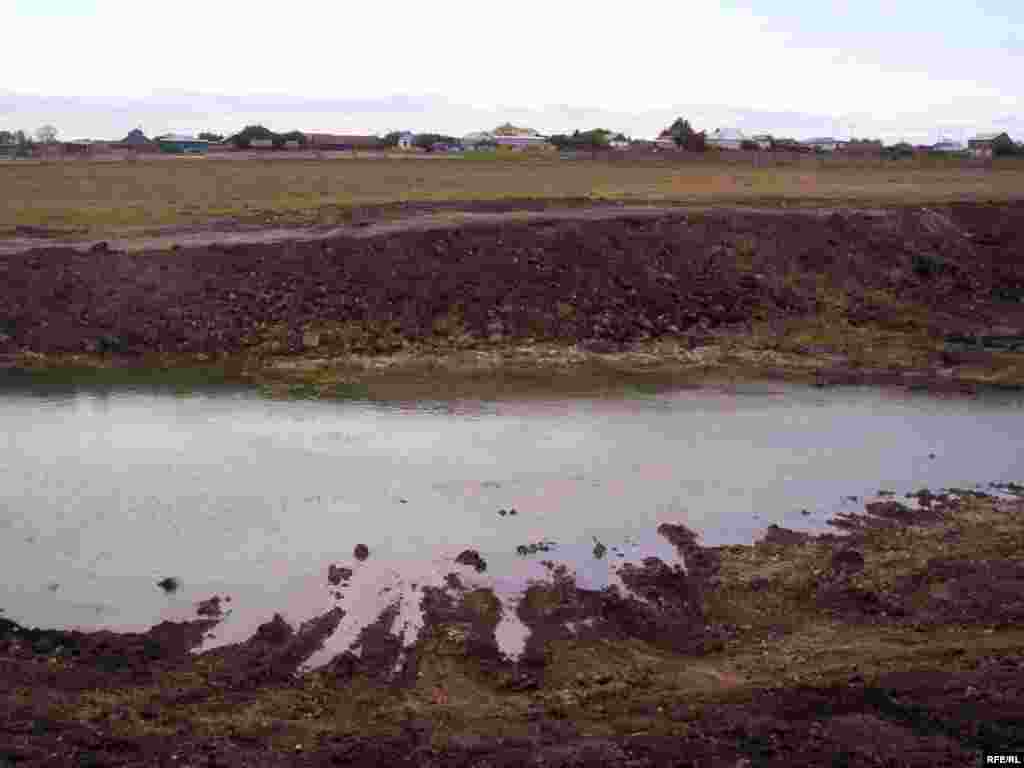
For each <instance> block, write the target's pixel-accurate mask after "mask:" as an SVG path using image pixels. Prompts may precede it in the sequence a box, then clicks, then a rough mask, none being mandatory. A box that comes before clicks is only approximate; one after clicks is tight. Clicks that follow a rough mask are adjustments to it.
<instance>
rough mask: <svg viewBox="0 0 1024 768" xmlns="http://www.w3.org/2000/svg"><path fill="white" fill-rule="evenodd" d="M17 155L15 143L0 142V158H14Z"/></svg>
mask: <svg viewBox="0 0 1024 768" xmlns="http://www.w3.org/2000/svg"><path fill="white" fill-rule="evenodd" d="M17 156H18V145H17V144H15V143H13V142H12V143H10V144H0V158H5V159H6V158H14V157H17Z"/></svg>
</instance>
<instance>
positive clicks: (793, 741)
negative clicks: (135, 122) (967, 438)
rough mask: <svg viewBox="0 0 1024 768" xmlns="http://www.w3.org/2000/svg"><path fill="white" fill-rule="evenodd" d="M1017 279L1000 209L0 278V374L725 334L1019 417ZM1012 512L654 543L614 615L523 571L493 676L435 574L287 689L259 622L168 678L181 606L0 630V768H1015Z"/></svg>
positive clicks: (1017, 249) (514, 230)
mask: <svg viewBox="0 0 1024 768" xmlns="http://www.w3.org/2000/svg"><path fill="white" fill-rule="evenodd" d="M1022 254H1024V204H1020V203H1014V204H992V205H984V204H958V205H951V206H944V207H934V208H931V209H922V208H913V209H892V210H884V211H857V210H842V211H824V212H823V211H802V212H791V211H786V210H774V211H751V210H746V211H738V210H705V211H687V210H676V211H646V212H640V211H629V210H622V211H612V212H602V214H601V215H579V213H578V212H577V214H574V215H573V216H562V215H558V214H554V213H545V214H543V215H542V216H541V218H536V217H535V218H529V219H522V218H521V217H519V218H517V216H515V215H512V214H509V215H508V216H507V217H503V216H501V215H498V217H497V218H493V219H488V220H486V221H471V222H465V221H462V222H459V221H455V222H452V221H448V222H445V221H431V222H426V223H424V222H420V223H419V224H416V223H415V222H400V223H398V224H390V225H382V227H381V228H379V229H378V228H376V227H373V226H371V227H366V228H363V229H362V230H361V231H360V232H359V233H358V234H355V233H328V234H327V235H325V236H324V237H321V238H319V239H313V238H310V239H306V240H304V241H299V242H289V243H262V244H253V243H227V244H219V245H197V246H195V247H179V248H175V249H169V250H142V251H138V252H132V253H128V252H122V251H119V250H117V249H116V248H111V247H109V246H103V245H101V244H97V245H94V246H93V247H91V248H89V249H87V250H84V251H83V250H80V249H76V248H73V247H69V246H63V247H47V248H33V249H30V250H27V251H21V252H17V253H7V254H6V255H0V285H3V286H4V299H5V301H4V302H3V303H2V304H0V353H5V354H6V355H8V357H9V359H10V360H12V361H13V362H14V363H16V364H19V365H20V364H22V363H23V361H25V360H51V359H52V360H54V361H62V360H66V359H67V358H68V356H70V355H75V356H77V357H76V358H74V359H91V360H103V361H108V362H109V361H115V362H118V363H128V364H131V363H132V361H139V362H145V361H147V360H149V359H151V356H152V355H153V354H154V353H160V354H163V355H165V356H168V359H170V357H171V356H175V355H177V356H178V357H177V358H174V359H179V360H186V359H191V358H189V356H193V357H194V356H197V355H205V356H209V355H222V354H224V355H228V356H237V357H244V358H245V359H247V360H249V359H255V360H257V361H265V360H270V361H276V362H277V363H280V362H282V361H287V360H288V358H290V357H297V358H300V359H299V360H297V361H296V363H303V362H308V360H307V358H310V357H311V356H315V357H317V358H325V359H341V358H345V357H348V356H353V355H362V356H378V357H379V356H387V355H395V354H396V353H398V352H399V351H402V352H408V350H410V349H427V350H432V351H435V352H438V353H439V354H445V353H447V352H448V351H451V350H455V351H464V350H471V351H472V350H484V351H486V350H488V349H495V348H503V347H508V346H510V345H517V344H534V343H536V344H540V343H547V344H551V345H555V346H559V345H561V347H563V348H565V347H568V346H574V347H575V348H586V349H592V350H597V351H598V352H601V353H607V354H609V355H614V354H616V353H618V352H621V351H622V350H624V349H627V348H628V347H629V345H631V344H637V343H652V342H659V341H661V340H666V339H669V340H675V341H678V342H679V343H681V344H682V345H683V347H690V348H693V347H696V348H697V349H698V350H699V349H702V348H704V347H703V346H702V345H706V344H708V343H709V339H718V340H721V339H724V338H726V335H725V334H727V333H731V334H733V338H735V337H737V336H744V335H745V336H746V337H750V338H753V337H758V338H760V336H759V334H760V335H761V336H766V337H767V341H763V340H762V341H763V343H762V345H761V346H760V347H758V350H759V354H760V351H764V350H768V351H769V352H773V353H775V352H777V353H779V354H783V353H786V354H791V355H797V356H800V355H805V356H807V357H809V358H813V357H815V356H817V357H821V356H822V355H827V354H831V353H833V352H835V350H836V347H837V346H839V347H841V348H842V352H843V355H844V357H843V360H844V362H842V363H841V364H840V365H838V366H837V370H836V371H833V372H832V374H829V375H830V376H833V378H831V379H830V378H829V377H828V376H824V374H822V377H823V378H822V380H823V381H825V382H827V381H830V380H848V379H851V378H852V379H853V380H858V379H857V377H860V376H862V374H863V371H864V366H863V365H860V364H855V361H853V360H852V359H851V356H852V355H853V354H854V353H855V352H856V353H860V354H862V355H863V356H864V357H863V360H864V361H868V362H877V358H875V357H872V356H871V355H873V354H877V353H878V349H879V348H882V349H883V351H885V350H886V349H888V350H893V349H896V350H897V351H898V352H899V353H900V355H907V356H908V357H907V358H906V359H905V360H903V359H902V358H901V359H900V360H894V361H891V362H892V365H893V366H896V367H897V368H898V364H903V365H904V366H905V367H907V366H909V367H913V368H915V369H916V370H918V371H919V372H921V373H922V380H923V379H928V378H929V377H930V378H931V379H934V380H939V379H941V378H943V377H945V380H946V381H949V380H950V371H952V372H953V373H954V376H953V378H955V372H956V371H958V370H961V369H964V370H966V369H974V370H978V369H980V368H984V367H985V366H987V365H991V364H993V362H992V361H993V360H995V359H996V358H997V357H998V356H1002V357H999V359H1000V360H1002V361H1004V362H1003V363H1001V364H1002V365H1004V368H1005V370H1008V371H1009V373H1008V374H1006V377H1004V378H1003V379H1002V381H1003V382H1004V383H1005V382H1009V383H1018V384H1019V383H1022V382H1024V367H1022V366H1020V364H1019V358H1020V355H1019V353H1018V352H1017V351H1015V349H1014V345H1015V344H1016V343H1017V341H1016V340H1018V339H1019V338H1020V337H1021V335H1022V331H1021V328H1022V327H1024V255H1022ZM836 328H840V329H842V334H840V335H839V337H836V336H834V335H832V334H833V332H834V331H835V329H836ZM765 329H767V331H765ZM794 329H795V330H794ZM808 329H816V330H815V331H814V333H817V334H819V335H820V336H821V337H822V339H823V340H822V341H821V344H822V345H823V348H824V351H822V349H816V348H813V346H814V345H817V344H818V340H817V339H818V337H817V336H815V335H814V333H812V332H811V331H810V330H808ZM837 338H838V340H837ZM808 339H810V341H808ZM853 340H856V341H858V343H859V344H860V345H861V346H859V347H854V345H853ZM993 340H995V341H993ZM989 342H992V343H989ZM996 342H998V344H999V345H1002V346H999V347H998V349H996V348H995V347H993V344H995V343H996ZM786 344H788V345H789V346H786ZM802 345H810V346H802ZM887 345H888V346H887ZM899 345H903V346H899ZM1006 361H1009V362H1006ZM1007 366H1008V367H1007ZM873 370H875V373H876V374H877V375H879V376H882V375H886V373H888V374H892V373H893V371H892V370H891V369H890V368H887V367H886V366H884V365H882V366H881V367H880V368H878V367H876V368H875V369H873ZM879 370H881V372H880V373H879V372H878V371H879ZM1004 372H1005V371H1004ZM872 375H875V374H872ZM844 377H846V379H844ZM1010 490H1014V489H1010ZM1022 513H1024V505H1022V502H1021V500H1019V499H1017V500H1011V499H1004V498H995V497H990V496H985V495H984V494H979V493H968V492H956V493H939V492H937V493H934V494H933V493H928V492H921V493H919V494H917V495H916V496H915V498H914V499H911V500H902V501H898V500H895V499H881V500H879V501H877V502H871V503H870V504H869V505H868V506H867V507H866V508H865V512H864V514H861V515H855V516H844V517H842V518H840V519H837V520H836V521H835V524H836V529H837V533H835V534H827V535H817V536H812V535H809V534H804V533H801V532H797V531H787V530H785V529H780V528H773V529H770V530H769V532H768V535H767V536H766V538H765V540H764V541H762V542H759V543H758V544H756V545H754V546H745V547H719V548H707V547H703V546H701V545H700V543H699V540H698V538H697V537H696V535H695V534H694V533H693V532H691V531H688V530H687V529H685V528H682V527H680V526H663V527H662V528H661V529H660V532H661V534H662V535H663V536H664V537H666V538H667V539H668V540H669V541H671V542H672V544H673V545H674V546H675V547H676V548H677V550H678V551H679V553H680V555H681V557H682V559H683V560H684V561H685V568H684V567H682V566H681V565H680V564H679V563H666V562H663V561H661V560H659V559H657V558H648V559H646V560H644V561H642V562H641V563H639V564H633V565H631V566H629V567H624V568H623V569H622V570H621V571H620V574H619V575H620V577H621V580H622V583H623V584H624V585H625V586H626V587H627V589H624V590H616V589H609V590H604V591H600V592H595V591H591V590H585V589H582V588H580V587H579V586H577V584H576V583H575V579H574V576H573V574H572V573H570V572H568V571H567V570H566V569H564V568H562V567H559V566H558V565H557V564H556V563H554V562H552V563H551V564H550V569H549V570H550V578H549V579H547V580H546V581H543V582H539V583H536V584H534V585H532V586H530V587H529V588H528V589H527V590H526V592H525V593H524V594H523V596H522V599H521V600H520V602H519V604H518V606H517V609H516V614H517V618H518V619H519V620H520V621H521V622H522V623H523V624H524V625H525V626H526V627H527V628H528V629H529V630H530V635H529V638H528V640H527V642H526V647H525V649H524V651H523V654H522V655H521V657H519V658H518V659H510V658H507V657H505V656H504V655H503V654H502V653H501V652H500V650H499V647H498V644H497V642H496V640H495V630H496V627H497V626H498V625H499V622H500V611H501V604H500V601H498V600H497V599H496V598H495V596H494V594H493V593H491V592H489V591H488V590H480V589H470V588H468V587H466V586H465V585H464V584H463V583H462V582H461V581H460V579H459V576H458V574H457V573H454V572H453V573H452V574H451V576H450V577H449V579H448V581H447V583H446V585H445V587H444V588H434V589H424V590H423V597H422V601H423V602H422V608H423V611H424V614H425V616H426V617H427V621H426V624H425V626H424V627H423V630H422V631H421V632H420V633H419V635H418V636H417V637H416V638H415V642H414V643H413V644H412V645H411V646H408V647H407V646H404V645H403V642H402V640H401V637H400V636H399V635H398V634H396V630H397V628H396V626H395V624H396V622H397V619H398V616H397V614H396V613H395V612H390V613H389V612H387V611H386V612H385V613H383V614H382V615H381V616H380V617H379V618H378V619H377V621H376V622H374V623H373V624H371V625H369V626H367V627H365V628H364V629H363V630H362V632H361V633H360V635H359V637H358V639H357V641H356V643H355V644H354V645H353V647H352V649H350V650H349V651H347V652H344V653H342V654H340V655H338V656H336V657H335V658H334V659H333V660H331V661H330V663H328V664H327V665H326V666H324V667H321V668H319V669H317V670H314V671H311V672H304V671H303V664H304V662H305V661H306V660H307V659H309V658H310V657H311V656H312V655H313V654H314V653H316V652H317V650H319V649H320V648H322V647H323V644H324V643H325V641H326V639H327V638H328V637H329V636H330V635H331V634H332V633H333V632H334V630H335V629H336V628H337V627H338V626H339V622H340V621H341V619H342V618H343V614H342V609H335V610H333V611H330V612H328V613H326V614H324V615H323V616H320V617H318V618H316V619H313V620H311V621H309V622H307V623H306V624H304V625H302V626H300V627H292V626H289V625H288V624H287V623H286V622H285V621H284V620H283V619H281V618H280V617H267V618H268V621H267V623H266V624H264V625H263V626H262V627H260V629H259V631H258V632H257V633H256V634H255V635H254V636H253V637H252V638H250V639H249V640H247V641H246V642H244V643H241V644H237V645H229V646H225V647H221V648H218V649H216V650H212V651H208V652H205V653H193V652H192V651H193V650H194V649H196V648H197V647H198V646H199V645H200V644H201V642H202V639H203V637H204V636H205V635H206V633H207V632H208V631H209V630H210V629H211V628H213V627H214V626H215V625H216V623H217V621H218V616H217V611H215V610H208V611H207V610H205V608H206V607H208V606H209V607H211V608H213V607H216V606H215V605H213V604H212V603H211V602H210V601H204V602H203V604H201V605H200V606H199V607H200V608H204V615H203V616H202V617H201V618H198V619H197V620H195V621H191V622H185V623H179V624H173V623H164V624H161V625H159V626H157V627H154V628H153V629H152V630H150V631H149V632H147V633H144V634H137V635H118V634H112V633H109V632H104V633H92V634H84V633H74V632H63V631H53V630H37V629H28V628H24V627H20V626H18V625H17V624H15V623H13V622H10V621H6V620H0V668H2V674H0V765H38V766H48V765H82V766H85V765H91V766H104V765H111V766H114V765H119V766H127V765H191V766H199V765H203V766H207V765H209V766H217V765H221V766H243V765H245V766H259V765H410V766H412V765H416V766H429V765H436V766H442V765H444V766H447V765H459V766H498V765H548V766H570V765H572V766H578V765H617V766H638V767H639V766H661V765H665V766H668V765H673V766H675V765H691V766H719V765H721V766H729V767H730V768H733V767H737V766H755V765H757V766H761V765H764V766H811V765H814V766H818V765H822V764H825V765H845V766H939V765H942V766H965V765H973V764H976V763H977V760H978V758H979V755H981V754H982V753H983V752H986V751H988V752H1009V751H1013V750H1014V749H1016V750H1022V749H1024V730H1022V729H1021V723H1022V722H1024V710H1022V709H1021V706H1022V705H1021V701H1024V698H1022V694H1024V631H1022V630H1021V629H1020V627H1021V625H1022V620H1024V559H1022V553H1021V544H1020V542H1021V541H1022V540H1024V514H1022ZM464 559H465V560H467V561H470V562H469V565H467V566H466V567H469V568H474V569H475V568H477V567H478V566H483V565H484V564H483V563H480V562H477V561H476V558H473V556H472V553H468V554H466V557H465V558H464ZM324 567H325V578H326V579H328V580H329V579H332V578H334V577H337V580H338V581H343V580H344V574H343V572H342V569H336V571H335V572H334V573H333V574H332V573H331V572H328V566H327V564H325V566H324ZM154 589H157V587H154Z"/></svg>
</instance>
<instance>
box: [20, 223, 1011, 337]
mask: <svg viewBox="0 0 1024 768" xmlns="http://www.w3.org/2000/svg"><path fill="white" fill-rule="evenodd" d="M585 213H586V212H575V213H573V214H572V215H568V214H566V216H567V217H566V216H562V217H560V216H559V215H557V214H550V215H546V218H542V219H537V218H533V219H529V220H517V219H516V217H515V215H513V214H507V215H506V218H502V216H501V215H498V216H497V218H494V217H492V218H490V219H488V220H487V221H483V222H476V223H472V222H471V223H457V222H456V223H451V222H448V223H445V222H431V223H428V224H427V225H424V224H422V223H421V224H420V225H417V224H416V222H414V221H410V222H402V223H399V224H397V225H396V224H391V225H382V227H383V228H382V229H381V230H380V231H375V230H374V229H373V228H370V229H368V230H366V231H364V232H361V233H359V234H337V235H334V236H329V237H324V238H322V239H318V240H304V241H298V242H286V243H269V244H268V243H263V244H260V243H235V244H232V243H230V242H228V243H222V244H219V245H218V244H213V245H203V246H197V247H177V248H174V249H171V250H162V251H142V252H134V253H127V252H121V251H118V250H115V249H112V248H110V247H109V246H108V245H107V244H104V243H100V244H96V245H94V246H93V247H91V248H90V249H88V250H87V251H85V252H82V251H80V250H77V249H75V248H71V247H52V248H34V249H31V250H28V251H23V252H20V253H14V254H7V255H3V256H0V282H2V284H3V285H4V297H5V301H4V303H3V304H2V305H0V352H6V353H16V352H26V351H27V352H36V353H44V354H60V353H65V354H66V353H83V352H84V353H92V354H112V355H120V356H137V355H141V354H145V353H153V352H163V353H189V354H192V353H207V354H209V353H239V352H242V351H249V352H251V353H256V352H258V353H262V354H277V355H281V354H289V353H292V354H296V353H300V352H303V351H309V350H310V349H316V350H317V352H318V353H320V354H327V355H330V354H344V353H351V352H365V353H371V354H381V353H387V352H394V351H396V350H398V349H401V348H403V346H407V345H410V344H414V345H415V344H438V343H444V342H450V341H451V340H453V339H458V340H460V341H461V343H463V344H466V343H478V344H487V343H510V342H513V341H515V340H524V339H526V340H533V341H545V340H549V341H555V342H558V343H579V342H585V343H590V344H594V345H597V347H598V348H601V345H604V346H605V347H606V348H609V349H612V348H615V347H616V346H617V345H623V344H627V343H630V342H635V341H638V340H645V339H659V338H666V337H673V336H675V337H678V336H680V335H682V334H684V333H685V332H686V331H687V330H688V329H694V328H702V329H714V328H717V327H722V326H733V325H737V324H738V325H743V324H750V323H751V322H752V321H754V320H758V321H764V322H772V321H774V322H779V321H784V320H786V319H787V318H789V319H791V318H794V317H806V316H813V315H816V314H821V313H822V312H823V311H824V310H825V309H827V308H828V306H829V304H830V302H832V303H835V302H834V301H833V299H834V300H836V301H839V302H840V303H841V304H842V307H841V313H842V316H843V317H844V318H845V319H846V320H848V321H849V322H851V323H854V324H857V325H865V324H882V325H886V324H888V325H889V326H892V327H900V326H906V324H907V323H908V322H909V321H908V319H907V315H908V311H909V310H910V309H916V310H919V311H920V317H918V318H917V323H918V326H920V327H921V328H923V329H924V330H926V331H928V332H930V333H932V334H934V335H935V336H936V338H939V337H941V336H942V335H944V334H946V335H948V334H971V333H979V332H980V333H983V332H986V330H987V329H991V328H992V327H993V326H1009V327H1010V330H1011V331H1013V332H1014V333H1011V334H1010V335H1011V336H1012V335H1014V334H1015V333H1016V332H1017V331H1019V330H1020V329H1019V327H1018V326H1020V325H1022V324H1024V304H1022V301H1024V262H1022V259H1021V253H1022V249H1024V204H1020V203H1012V204H1010V203H1008V204H999V205H996V204H993V205H979V204H961V205H952V206H946V207H943V208H934V209H922V208H913V209H898V210H888V211H871V212H869V211H856V210H849V211H831V212H821V211H803V212H786V211H784V210H773V211H760V212H758V211H751V210H746V211H731V210H707V211H700V212H687V211H685V210H678V211H674V212H673V211H664V210H662V211H646V212H643V211H636V212H630V211H629V210H628V209H626V210H622V211H604V212H601V215H582V214H585ZM591 214H593V212H591ZM894 299H898V302H894Z"/></svg>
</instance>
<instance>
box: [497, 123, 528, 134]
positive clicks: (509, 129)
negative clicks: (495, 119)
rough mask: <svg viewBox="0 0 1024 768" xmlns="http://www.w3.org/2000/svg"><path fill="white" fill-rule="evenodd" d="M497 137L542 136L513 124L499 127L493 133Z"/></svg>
mask: <svg viewBox="0 0 1024 768" xmlns="http://www.w3.org/2000/svg"><path fill="white" fill-rule="evenodd" d="M492 133H493V134H494V135H495V136H538V137H539V136H540V133H539V132H537V131H535V130H533V129H532V128H519V127H517V126H514V125H512V123H505V124H504V125H499V126H498V127H497V128H495V129H494V131H492Z"/></svg>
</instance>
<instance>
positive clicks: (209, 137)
mask: <svg viewBox="0 0 1024 768" xmlns="http://www.w3.org/2000/svg"><path fill="white" fill-rule="evenodd" d="M199 139H200V141H218V142H219V141H224V136H223V135H222V134H220V133H211V132H210V131H203V132H202V133H200V134H199Z"/></svg>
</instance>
